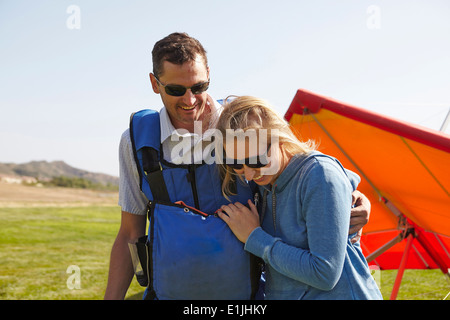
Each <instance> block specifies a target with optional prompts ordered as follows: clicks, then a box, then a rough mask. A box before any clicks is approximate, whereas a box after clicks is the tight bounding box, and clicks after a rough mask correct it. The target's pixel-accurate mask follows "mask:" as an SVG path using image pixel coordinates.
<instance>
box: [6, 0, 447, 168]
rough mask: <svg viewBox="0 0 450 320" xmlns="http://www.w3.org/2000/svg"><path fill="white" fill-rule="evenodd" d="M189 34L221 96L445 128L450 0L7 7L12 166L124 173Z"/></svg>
mask: <svg viewBox="0 0 450 320" xmlns="http://www.w3.org/2000/svg"><path fill="white" fill-rule="evenodd" d="M176 31H181V32H187V33H188V34H189V35H191V36H193V37H195V38H197V39H198V40H200V42H201V43H202V44H203V46H204V47H205V49H206V50H207V52H208V61H209V66H210V68H211V85H210V89H209V90H208V92H209V94H210V95H211V96H212V97H214V98H215V99H221V98H225V97H226V96H228V95H253V96H257V97H260V98H264V99H266V100H268V101H269V102H270V103H271V104H272V105H274V107H275V109H276V110H277V111H278V112H279V113H280V114H282V115H284V114H285V113H286V111H287V109H288V107H289V105H290V103H291V101H292V99H293V97H294V95H295V93H296V91H297V89H299V88H303V89H307V90H310V91H313V92H315V93H318V94H321V95H325V96H328V97H332V98H334V99H337V100H339V101H342V102H346V103H349V104H352V105H355V106H358V107H361V108H365V109H368V110H371V111H374V112H377V113H380V114H383V115H387V116H390V117H393V118H396V119H399V120H403V121H407V122H410V123H414V124H418V125H421V126H425V127H428V128H431V129H435V130H439V129H440V127H441V125H442V123H443V122H444V120H445V117H446V115H447V113H448V112H449V110H450V1H448V0H420V1H419V0H370V1H367V0H316V1H310V0H308V1H306V0H279V1H273V0H270V1H266V0H199V1H197V0H196V1H190V2H189V1H179V0H171V1H169V2H167V1H153V0H147V1H143V0H142V1H138V0H129V1H124V0H123V1H118V0H108V1H104V0H95V1H92V0H78V1H76V0H70V1H66V0H34V1H32V0H28V1H23V0H0V162H14V163H24V162H28V161H32V160H46V161H55V160H62V161H65V162H67V163H68V164H69V165H71V166H74V167H77V168H81V169H85V170H89V171H93V172H102V173H107V174H111V175H115V176H117V175H118V171H119V163H118V145H119V141H120V136H121V134H122V132H123V131H124V130H125V129H127V127H128V124H129V117H130V115H131V113H133V112H135V111H138V110H141V109H145V108H151V109H156V110H159V109H160V108H161V107H162V103H161V100H160V97H159V96H158V95H156V94H155V93H153V91H152V89H151V86H150V82H149V78H148V74H149V72H151V71H152V62H151V50H152V48H153V45H154V43H155V42H156V41H158V40H160V39H161V38H163V37H165V36H166V35H168V34H170V33H172V32H176ZM445 132H446V133H448V134H450V128H447V129H446V131H445Z"/></svg>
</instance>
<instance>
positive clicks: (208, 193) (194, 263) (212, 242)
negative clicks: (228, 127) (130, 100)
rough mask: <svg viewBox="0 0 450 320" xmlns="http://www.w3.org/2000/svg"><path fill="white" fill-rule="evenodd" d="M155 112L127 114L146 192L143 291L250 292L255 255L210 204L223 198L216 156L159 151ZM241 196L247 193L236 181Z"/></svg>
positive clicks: (189, 294)
mask: <svg viewBox="0 0 450 320" xmlns="http://www.w3.org/2000/svg"><path fill="white" fill-rule="evenodd" d="M160 132H161V130H160V122H159V113H158V112H157V111H154V110H142V111H139V112H137V113H134V114H133V115H132V116H131V120H130V136H131V142H132V145H133V152H134V157H135V160H136V163H137V167H138V171H139V176H140V183H141V186H140V187H141V190H142V191H143V192H144V194H145V195H146V196H147V198H148V200H149V203H148V220H149V227H148V235H147V236H146V239H145V240H146V241H145V242H146V254H147V255H146V256H147V268H146V270H144V271H145V272H146V274H147V279H148V281H147V282H146V286H147V289H146V292H145V295H144V298H145V299H179V300H181V299H231V300H237V299H245V300H248V299H252V298H253V297H254V294H255V293H256V290H257V287H258V282H259V266H258V263H257V262H256V260H257V259H256V257H254V256H253V255H251V254H249V253H248V252H246V251H244V248H243V244H242V243H241V242H240V241H239V240H238V239H237V238H236V237H235V236H234V234H233V233H232V232H231V230H230V229H229V227H228V226H227V225H226V223H225V222H223V220H222V219H220V218H219V217H217V216H216V215H215V214H214V212H215V211H216V210H217V209H218V208H220V206H221V205H223V204H228V203H229V202H228V200H226V199H225V198H224V197H223V195H222V191H221V179H220V175H219V172H218V168H217V166H216V165H215V164H212V165H208V164H190V165H174V164H172V163H169V162H167V161H165V160H164V159H163V155H162V148H161V140H160V139H161V138H160ZM236 191H237V195H236V196H231V197H230V199H231V201H232V202H233V203H234V202H236V201H239V202H241V203H243V204H245V203H247V200H248V199H252V198H253V194H254V192H253V190H252V188H251V187H250V186H249V185H248V184H243V183H240V182H237V183H236Z"/></svg>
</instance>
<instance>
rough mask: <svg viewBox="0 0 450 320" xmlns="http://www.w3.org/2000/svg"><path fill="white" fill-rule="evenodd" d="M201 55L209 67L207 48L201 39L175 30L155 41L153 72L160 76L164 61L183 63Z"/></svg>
mask: <svg viewBox="0 0 450 320" xmlns="http://www.w3.org/2000/svg"><path fill="white" fill-rule="evenodd" d="M197 55H200V56H201V57H202V58H203V60H204V62H205V66H206V67H208V59H207V58H206V50H205V49H204V48H203V46H202V44H201V43H200V41H198V40H197V39H195V38H192V37H190V36H189V35H188V34H187V33H180V32H175V33H172V34H169V35H168V36H167V37H165V38H163V39H161V40H159V41H158V42H156V43H155V46H154V47H153V50H152V60H153V74H154V75H155V76H156V77H159V76H160V75H161V74H162V73H163V62H164V61H168V62H170V63H173V64H177V65H182V64H183V63H185V62H188V61H195V59H196V57H197Z"/></svg>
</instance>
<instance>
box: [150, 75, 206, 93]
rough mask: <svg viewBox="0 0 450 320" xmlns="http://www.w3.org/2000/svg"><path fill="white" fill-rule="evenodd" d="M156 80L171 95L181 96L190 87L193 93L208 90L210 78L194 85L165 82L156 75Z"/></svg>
mask: <svg viewBox="0 0 450 320" xmlns="http://www.w3.org/2000/svg"><path fill="white" fill-rule="evenodd" d="M155 79H156V81H158V83H159V84H160V85H161V86H163V87H164V90H165V91H166V93H167V94H168V95H169V96H174V97H181V96H184V94H185V93H186V91H187V90H188V89H191V92H192V94H201V93H203V92H205V91H206V90H208V88H209V82H210V80H209V79H208V81H205V82H201V83H197V84H194V85H193V86H192V87H185V86H180V85H178V84H164V83H162V82H161V81H159V79H158V78H157V77H156V76H155Z"/></svg>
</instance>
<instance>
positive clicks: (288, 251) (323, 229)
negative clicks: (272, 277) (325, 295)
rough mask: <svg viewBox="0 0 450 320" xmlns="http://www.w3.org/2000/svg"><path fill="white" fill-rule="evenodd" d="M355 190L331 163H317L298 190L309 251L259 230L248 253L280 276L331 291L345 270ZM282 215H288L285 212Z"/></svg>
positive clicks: (251, 237)
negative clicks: (352, 192) (353, 190)
mask: <svg viewBox="0 0 450 320" xmlns="http://www.w3.org/2000/svg"><path fill="white" fill-rule="evenodd" d="M351 191H352V189H351V187H350V184H349V183H348V180H346V177H345V175H344V174H343V173H342V171H340V169H338V168H337V167H336V166H334V165H332V164H330V163H328V162H320V163H319V162H316V163H315V164H314V165H313V166H312V167H311V168H310V170H309V172H308V174H307V176H306V177H305V178H304V180H303V181H302V183H301V185H299V186H298V188H297V196H298V198H297V199H292V201H297V202H300V197H301V208H302V209H301V212H297V215H298V218H302V217H303V218H304V219H305V221H306V227H307V234H308V245H309V248H307V249H301V248H297V247H294V246H291V245H288V244H286V243H284V242H283V241H282V240H281V239H279V238H276V237H273V236H271V235H269V234H268V233H266V232H265V231H263V230H262V229H261V228H256V229H254V230H253V232H252V233H251V234H250V236H249V237H248V239H247V241H246V244H245V249H246V250H247V251H249V252H252V253H253V254H255V255H257V256H259V257H261V258H263V260H264V261H265V262H266V263H268V264H270V265H271V266H272V267H273V268H274V269H275V270H277V271H278V272H280V273H282V274H284V275H286V276H288V277H290V278H292V279H295V280H298V281H301V282H303V283H306V284H308V285H311V286H313V287H316V288H319V289H321V290H331V289H332V288H333V287H334V286H335V285H336V283H337V281H338V280H339V278H340V276H341V272H342V269H343V264H344V258H345V250H346V244H347V239H348V229H349V219H350V207H351V201H352V197H351ZM278 214H287V213H285V212H283V213H281V212H279V213H278Z"/></svg>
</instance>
